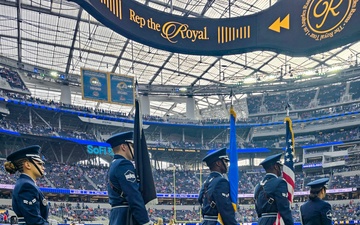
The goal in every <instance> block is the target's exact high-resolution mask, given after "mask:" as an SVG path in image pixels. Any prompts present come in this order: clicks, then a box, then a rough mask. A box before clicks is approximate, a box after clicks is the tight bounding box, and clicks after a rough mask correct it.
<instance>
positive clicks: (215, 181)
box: [198, 148, 237, 225]
mask: <svg viewBox="0 0 360 225" xmlns="http://www.w3.org/2000/svg"><path fill="white" fill-rule="evenodd" d="M203 162H206V165H207V166H208V167H209V169H210V171H211V173H210V175H209V177H208V178H207V179H206V180H205V182H204V184H203V185H202V187H201V190H200V193H199V198H198V201H199V203H200V205H201V206H202V214H203V219H204V221H203V225H215V224H218V222H217V220H218V214H219V213H220V216H221V219H222V221H223V224H224V225H236V224H237V222H236V220H235V211H234V208H233V206H232V202H231V199H230V185H229V181H228V180H227V179H226V178H225V176H226V173H227V170H228V162H229V157H228V156H227V155H226V148H222V149H219V150H217V151H215V152H213V153H211V154H209V155H207V156H206V157H205V158H204V159H203Z"/></svg>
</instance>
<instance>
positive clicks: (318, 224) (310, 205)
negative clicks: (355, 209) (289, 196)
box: [300, 198, 332, 225]
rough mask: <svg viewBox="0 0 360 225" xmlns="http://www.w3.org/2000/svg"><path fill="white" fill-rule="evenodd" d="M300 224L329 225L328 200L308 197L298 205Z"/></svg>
mask: <svg viewBox="0 0 360 225" xmlns="http://www.w3.org/2000/svg"><path fill="white" fill-rule="evenodd" d="M300 213H301V218H300V219H301V224H302V225H331V224H332V210H331V205H330V204H329V203H328V202H325V201H323V200H321V199H320V198H315V199H309V201H307V202H306V203H305V204H303V205H302V206H300Z"/></svg>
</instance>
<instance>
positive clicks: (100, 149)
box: [86, 145, 114, 155]
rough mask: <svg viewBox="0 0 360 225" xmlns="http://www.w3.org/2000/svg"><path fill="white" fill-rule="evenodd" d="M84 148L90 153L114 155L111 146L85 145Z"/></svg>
mask: <svg viewBox="0 0 360 225" xmlns="http://www.w3.org/2000/svg"><path fill="white" fill-rule="evenodd" d="M86 149H87V153H89V154H91V155H114V153H113V151H112V148H111V147H106V146H96V145H87V147H86Z"/></svg>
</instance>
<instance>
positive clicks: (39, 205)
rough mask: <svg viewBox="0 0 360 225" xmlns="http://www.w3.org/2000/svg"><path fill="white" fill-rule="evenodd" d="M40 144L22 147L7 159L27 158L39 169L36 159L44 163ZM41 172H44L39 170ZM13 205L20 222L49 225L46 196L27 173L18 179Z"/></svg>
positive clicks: (12, 160) (11, 160) (28, 224)
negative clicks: (40, 152)
mask: <svg viewBox="0 0 360 225" xmlns="http://www.w3.org/2000/svg"><path fill="white" fill-rule="evenodd" d="M39 151H40V146H38V145H34V146H30V147H26V148H23V149H20V150H18V151H16V152H14V153H12V154H10V155H9V156H8V157H7V160H8V161H10V162H14V161H16V160H19V159H23V158H27V159H28V160H29V161H30V162H32V163H33V164H34V166H35V167H36V168H37V169H38V170H39V168H38V167H37V165H36V164H35V162H34V161H37V162H38V163H44V162H43V161H42V160H41V157H40V154H39ZM39 173H40V174H41V173H42V172H41V171H40V170H39ZM12 207H13V210H14V212H15V213H16V216H17V218H18V223H19V224H27V225H33V224H37V225H48V224H49V223H48V221H47V219H48V214H49V205H48V202H47V200H46V199H45V196H44V195H43V193H42V192H41V191H40V189H39V187H38V186H37V185H36V183H35V181H34V180H33V179H32V178H31V177H30V176H29V175H27V174H26V173H22V174H20V176H19V178H18V179H17V181H16V184H15V188H14V190H13V195H12Z"/></svg>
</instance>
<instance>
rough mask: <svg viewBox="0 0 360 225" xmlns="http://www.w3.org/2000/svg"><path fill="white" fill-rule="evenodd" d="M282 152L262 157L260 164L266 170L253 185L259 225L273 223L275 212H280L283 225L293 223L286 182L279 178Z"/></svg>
mask: <svg viewBox="0 0 360 225" xmlns="http://www.w3.org/2000/svg"><path fill="white" fill-rule="evenodd" d="M281 156H282V154H281V153H280V154H276V155H272V156H269V157H267V158H266V159H264V160H263V161H262V162H261V163H260V165H262V166H263V167H264V169H265V171H266V175H265V177H264V178H263V180H262V181H261V182H260V183H259V184H258V185H256V187H255V193H254V197H255V209H256V213H257V215H258V217H259V221H258V224H259V225H273V224H274V222H275V221H276V216H277V213H280V215H281V217H282V219H283V220H284V223H285V225H293V224H294V220H293V218H292V215H291V210H290V203H289V200H288V198H287V197H288V189H287V183H286V181H285V180H284V179H282V178H281V174H282V166H283V165H282V164H281V162H280V158H281Z"/></svg>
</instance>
